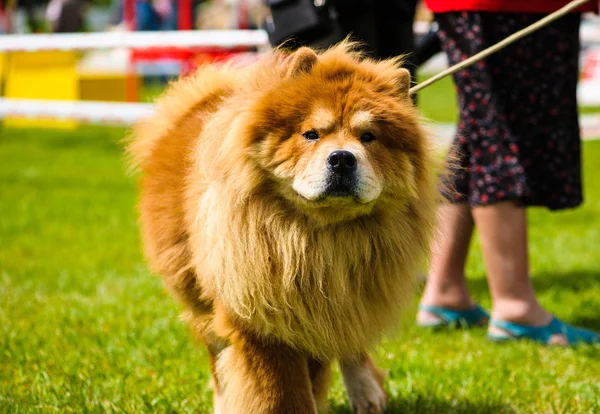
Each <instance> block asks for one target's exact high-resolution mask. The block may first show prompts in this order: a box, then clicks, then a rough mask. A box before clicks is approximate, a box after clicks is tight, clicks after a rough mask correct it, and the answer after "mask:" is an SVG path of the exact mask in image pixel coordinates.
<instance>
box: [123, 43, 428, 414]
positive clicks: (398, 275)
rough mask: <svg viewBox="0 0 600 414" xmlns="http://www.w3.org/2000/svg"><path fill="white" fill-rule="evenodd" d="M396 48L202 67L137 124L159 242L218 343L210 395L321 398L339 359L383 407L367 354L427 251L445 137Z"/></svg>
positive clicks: (263, 409)
mask: <svg viewBox="0 0 600 414" xmlns="http://www.w3.org/2000/svg"><path fill="white" fill-rule="evenodd" d="M409 84H410V77H409V74H408V71H407V70H405V69H402V68H401V67H400V63H399V61H398V60H387V61H382V62H375V61H372V60H368V59H364V58H363V57H361V56H360V54H359V53H357V52H355V51H353V49H352V45H351V44H349V43H342V44H341V45H338V46H336V47H334V48H332V49H330V50H328V51H326V52H323V53H320V54H316V53H315V52H313V51H312V50H310V49H307V48H302V49H300V50H298V51H297V52H295V53H293V54H286V53H285V52H283V51H274V52H272V53H270V54H269V55H268V56H266V57H264V58H263V59H262V60H261V61H259V62H258V63H256V64H254V65H252V66H250V67H246V68H231V67H229V68H228V67H219V68H217V67H211V66H209V67H205V68H202V69H200V70H198V71H197V72H196V74H195V75H194V76H191V77H189V78H187V79H184V80H181V81H179V82H177V83H175V84H174V85H173V86H172V87H171V88H170V89H169V90H168V91H167V92H166V94H165V95H164V96H163V97H162V98H161V99H160V100H159V101H158V104H157V112H156V114H155V116H154V117H153V118H151V119H149V120H148V121H147V122H146V123H144V124H142V125H139V126H138V127H137V129H136V131H135V138H134V140H133V142H132V143H131V145H130V152H131V154H132V155H133V157H134V158H135V162H136V164H137V165H138V167H139V168H140V169H141V170H142V173H143V177H142V180H141V221H142V229H143V240H144V244H145V248H146V253H147V256H148V258H149V260H150V263H151V265H152V267H153V269H154V270H155V271H156V272H158V273H160V274H162V275H163V276H164V279H165V282H166V284H167V286H168V287H169V288H170V290H171V291H172V292H173V293H174V294H175V295H176V296H177V297H178V298H179V299H180V300H181V301H183V303H184V304H185V306H186V309H187V311H186V318H187V320H188V321H189V322H190V323H191V325H192V327H193V328H194V330H195V331H196V332H197V333H198V334H199V335H200V337H201V338H202V339H203V341H204V342H205V343H206V345H207V347H208V350H209V352H210V354H211V360H212V367H211V368H212V372H213V385H214V387H215V400H214V405H215V411H217V412H219V411H220V412H222V413H227V414H242V413H252V414H259V413H282V414H291V413H300V414H306V413H314V412H316V411H317V409H318V408H319V407H321V406H322V405H323V404H324V403H325V402H326V394H327V387H328V377H329V364H330V361H332V360H333V359H339V360H340V365H341V371H342V374H343V378H344V383H345V385H346V388H347V391H348V395H349V398H350V401H351V404H352V407H353V408H354V410H355V412H358V413H365V412H370V413H379V412H381V411H383V410H384V409H385V406H386V396H385V393H384V390H383V375H382V374H381V372H380V371H379V370H378V369H377V368H376V367H375V366H374V365H373V363H372V362H371V359H370V358H369V356H368V355H367V351H368V349H369V347H371V346H373V345H374V344H376V343H377V342H378V340H379V339H380V337H381V335H382V333H384V332H385V331H386V330H389V329H391V328H394V326H395V324H396V322H397V319H398V316H399V313H400V310H401V308H402V306H403V305H405V304H406V303H407V301H408V299H409V298H410V296H411V294H412V292H413V289H412V288H413V285H414V283H413V281H414V275H415V273H416V271H417V267H418V266H419V265H420V264H422V263H423V260H424V258H425V255H426V253H427V251H428V244H429V237H430V234H431V230H432V227H433V221H434V215H435V214H434V207H435V201H436V189H435V183H434V181H435V177H434V174H432V169H431V165H432V163H431V161H432V157H433V154H432V152H431V150H430V148H429V146H428V144H427V141H426V139H425V137H424V134H423V131H422V129H421V127H420V124H419V115H418V113H417V111H416V110H415V109H414V108H413V105H412V102H411V100H410V98H409V95H408V88H409Z"/></svg>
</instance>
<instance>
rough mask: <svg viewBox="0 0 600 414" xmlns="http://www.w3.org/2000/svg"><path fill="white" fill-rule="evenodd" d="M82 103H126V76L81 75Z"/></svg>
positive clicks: (111, 74) (118, 74) (119, 74)
mask: <svg viewBox="0 0 600 414" xmlns="http://www.w3.org/2000/svg"><path fill="white" fill-rule="evenodd" d="M79 88H80V89H79V90H80V99H81V100H82V101H111V102H126V101H127V99H126V84H125V74H121V73H86V72H84V73H79Z"/></svg>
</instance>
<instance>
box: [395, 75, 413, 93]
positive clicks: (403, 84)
mask: <svg viewBox="0 0 600 414" xmlns="http://www.w3.org/2000/svg"><path fill="white" fill-rule="evenodd" d="M409 89H410V72H409V71H408V70H407V69H404V68H402V69H399V70H398V75H397V76H396V90H397V91H398V93H399V94H400V96H401V97H402V98H408V95H409V93H408V90H409Z"/></svg>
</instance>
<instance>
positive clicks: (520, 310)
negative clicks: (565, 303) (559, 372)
mask: <svg viewBox="0 0 600 414" xmlns="http://www.w3.org/2000/svg"><path fill="white" fill-rule="evenodd" d="M472 212H473V218H474V220H475V223H476V225H477V229H478V231H479V235H480V236H479V237H480V240H481V247H482V250H483V257H484V261H485V266H486V270H487V276H488V282H489V286H490V293H491V296H492V302H493V307H492V318H493V319H497V320H502V321H508V322H513V323H518V324H522V325H527V326H545V325H547V324H548V323H550V321H551V320H552V317H553V316H552V314H550V313H549V312H548V311H546V310H545V309H544V308H543V307H542V306H541V305H540V304H539V303H538V301H537V298H536V295H535V290H534V289H533V284H532V282H531V278H530V275H529V262H528V255H527V213H526V210H525V208H522V207H519V206H517V205H515V204H514V203H512V202H503V203H497V204H493V205H490V206H485V207H474V208H473V209H472ZM489 329H490V332H491V333H498V334H502V330H501V329H500V328H497V327H494V326H490V328H489ZM553 342H556V343H565V340H564V337H563V336H562V335H556V336H555V338H553Z"/></svg>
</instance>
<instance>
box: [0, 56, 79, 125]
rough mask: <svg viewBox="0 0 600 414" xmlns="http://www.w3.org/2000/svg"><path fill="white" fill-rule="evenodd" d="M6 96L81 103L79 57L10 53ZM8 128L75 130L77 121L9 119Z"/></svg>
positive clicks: (7, 121)
mask: <svg viewBox="0 0 600 414" xmlns="http://www.w3.org/2000/svg"><path fill="white" fill-rule="evenodd" d="M5 76H6V83H5V96H6V97H7V98H21V99H50V100H69V101H74V100H79V96H80V93H79V79H78V75H77V54H76V52H68V51H64V52H63V51H42V52H17V53H11V55H10V59H9V62H8V69H7V71H6V75H5ZM4 123H5V125H7V126H32V127H51V128H57V127H58V128H66V129H74V128H75V127H77V125H78V122H77V121H74V120H43V119H26V118H17V117H7V118H6V119H5V120H4Z"/></svg>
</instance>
